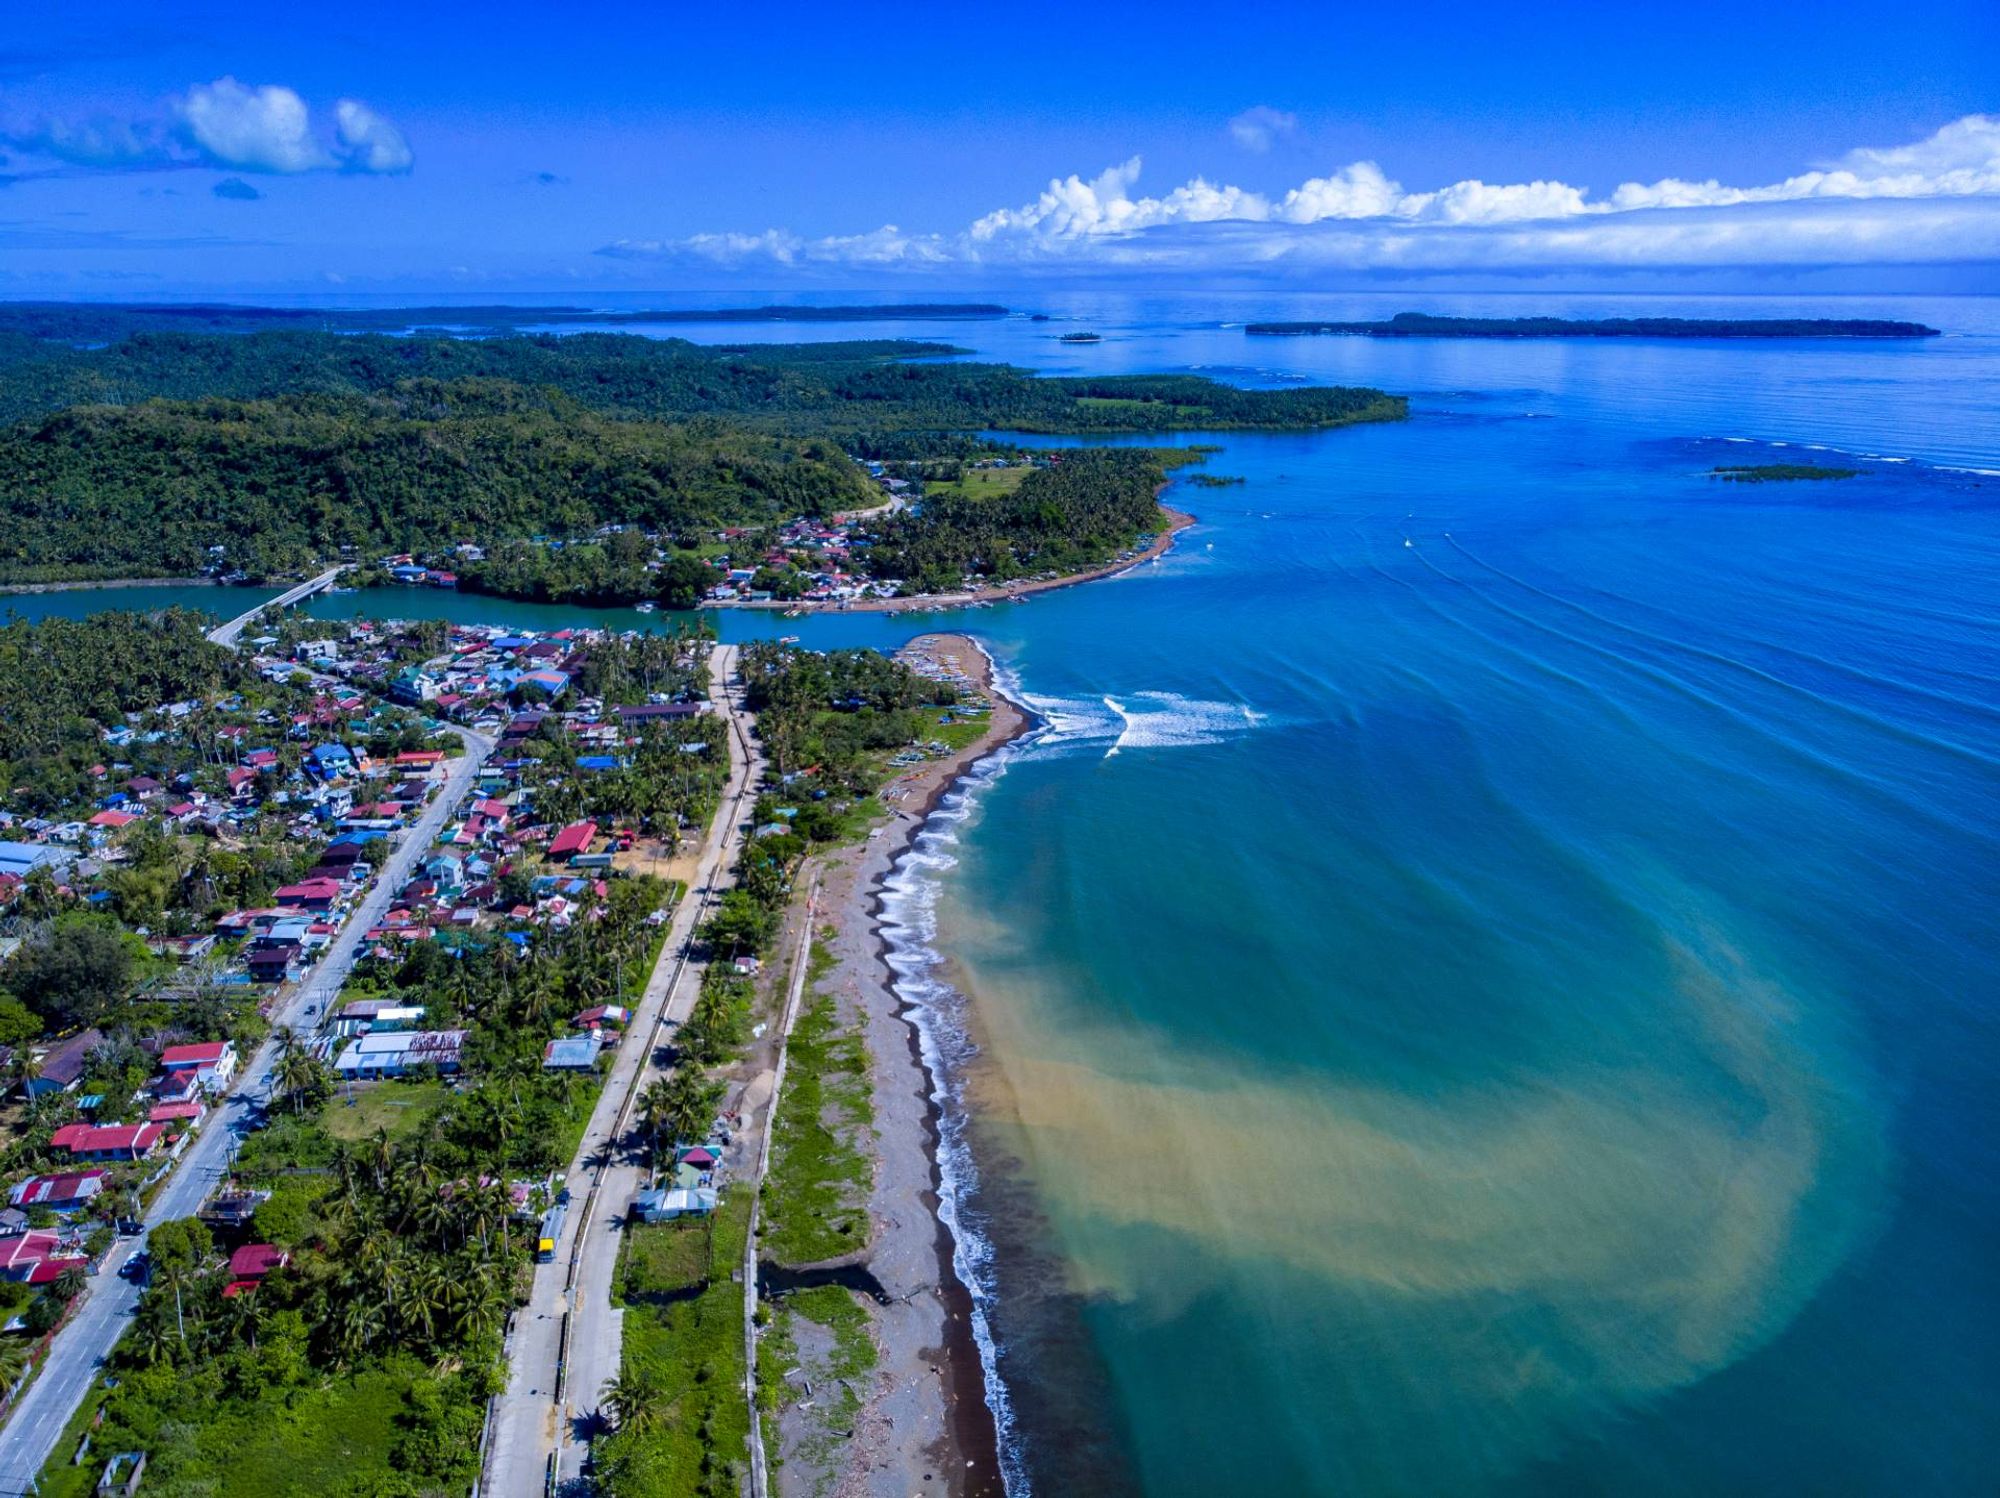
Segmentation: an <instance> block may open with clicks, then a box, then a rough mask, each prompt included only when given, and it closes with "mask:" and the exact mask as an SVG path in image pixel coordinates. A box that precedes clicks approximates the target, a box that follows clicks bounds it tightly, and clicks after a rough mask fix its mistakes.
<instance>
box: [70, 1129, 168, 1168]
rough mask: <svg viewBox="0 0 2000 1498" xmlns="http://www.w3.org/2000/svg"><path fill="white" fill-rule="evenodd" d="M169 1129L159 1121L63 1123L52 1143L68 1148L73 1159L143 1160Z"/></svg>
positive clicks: (155, 1147) (156, 1146)
mask: <svg viewBox="0 0 2000 1498" xmlns="http://www.w3.org/2000/svg"><path fill="white" fill-rule="evenodd" d="M166 1132H167V1131H166V1130H165V1129H164V1128H163V1127H161V1126H160V1125H159V1124H156V1123H144V1124H87V1123H72V1124H64V1125H63V1126H62V1127H61V1128H60V1129H57V1130H56V1131H55V1133H53V1134H51V1135H50V1136H49V1143H50V1144H51V1145H52V1146H54V1147H55V1148H56V1149H59V1150H68V1151H69V1156H70V1158H71V1159H72V1160H143V1159H145V1158H146V1157H147V1156H148V1155H150V1154H152V1153H153V1151H154V1150H155V1149H157V1148H158V1147H159V1144H160V1140H161V1139H162V1138H163V1137H164V1136H165V1134H166Z"/></svg>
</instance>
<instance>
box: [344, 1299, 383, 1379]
mask: <svg viewBox="0 0 2000 1498" xmlns="http://www.w3.org/2000/svg"><path fill="white" fill-rule="evenodd" d="M385 1329H386V1327H385V1322H384V1317H383V1315H382V1304H381V1302H380V1301H379V1300H377V1299H375V1298H374V1297H373V1296H369V1295H350V1296H348V1297H346V1298H345V1299H344V1300H342V1301H341V1303H340V1308H339V1309H338V1310H337V1311H335V1312H334V1315H333V1340H334V1345H335V1346H336V1347H337V1348H339V1349H340V1355H341V1357H342V1359H343V1360H345V1361H347V1362H350V1363H351V1362H353V1361H355V1360H356V1359H357V1358H360V1357H361V1356H363V1355H364V1354H365V1353H367V1352H368V1350H369V1349H370V1348H372V1347H374V1346H375V1345H376V1344H377V1343H378V1342H379V1341H380V1340H381V1338H382V1334H383V1332H384V1330H385Z"/></svg>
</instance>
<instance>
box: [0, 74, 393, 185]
mask: <svg viewBox="0 0 2000 1498" xmlns="http://www.w3.org/2000/svg"><path fill="white" fill-rule="evenodd" d="M333 112H334V128H333V133H332V135H331V136H330V137H328V136H325V135H323V134H322V133H321V132H320V131H319V130H318V129H316V128H315V125H314V121H313V116H312V110H311V109H310V107H309V106H308V105H307V104H306V101H305V100H304V99H303V98H301V97H300V96H299V94H298V93H297V92H296V91H295V90H293V89H289V88H286V87H285V86H284V85H282V84H276V83H266V84H259V85H251V84H246V83H241V82H239V81H237V80H236V79H235V78H230V77H223V78H218V79H216V80H215V81H214V82H213V83H198V84H196V85H194V87H192V88H190V89H189V90H188V91H187V92H186V93H184V94H181V95H179V96H178V97H176V98H173V99H170V100H169V101H167V104H166V107H165V109H164V110H163V111H161V112H158V113H156V114H152V115H145V116H136V117H130V118H119V117H113V116H97V117H93V118H90V119H83V120H73V119H70V120H65V119H45V120H40V121H37V122H34V123H32V124H28V125H21V126H15V127H0V144H4V145H5V146H7V147H9V148H11V149H13V150H17V151H20V152H22V153H23V154H26V155H33V156H40V157H49V158H52V159H54V160H56V161H58V162H62V163H65V164H67V165H68V166H71V167H76V168H82V169H87V170H94V171H159V170H171V169H174V168H180V167H222V168H225V169H228V170H231V171H240V172H268V173H277V174H285V175H289V174H295V173H299V172H316V171H351V172H366V173H376V174H391V173H400V172H407V171H408V170H409V169H410V167H411V164H412V163H413V161H414V159H415V158H414V156H413V155H412V153H411V151H410V146H409V142H408V141H407V140H405V139H404V137H403V134H402V132H401V131H399V130H398V129H397V128H396V127H395V126H394V125H392V124H390V123H389V121H388V120H386V119H384V118H383V117H382V116H381V115H379V114H377V113H376V112H375V111H374V110H372V109H370V108H369V107H368V106H367V105H365V104H362V103H360V102H359V101H358V100H354V99H342V100H340V101H339V102H338V103H336V104H335V105H334V111H333Z"/></svg>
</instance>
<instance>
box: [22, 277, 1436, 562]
mask: <svg viewBox="0 0 2000 1498" xmlns="http://www.w3.org/2000/svg"><path fill="white" fill-rule="evenodd" d="M41 315H42V320H41V321H36V320H35V319H33V318H30V319H28V320H27V321H26V322H25V323H22V322H21V321H20V320H16V322H15V323H14V324H13V326H14V327H15V328H16V329H17V330H15V331H9V330H8V325H7V324H5V323H4V322H0V423H4V425H0V517H4V519H5V521H6V525H5V528H4V532H0V582H14V583H21V582H46V581H61V580H74V579H90V578H102V577H113V576H131V575H140V574H145V575H167V574H189V573H194V572H199V571H203V570H211V571H213V570H230V571H240V572H243V573H245V574H247V575H249V576H252V577H259V578H261V577H266V576H275V575H285V574H291V573H297V572H300V571H303V570H305V569H307V568H309V567H310V566H312V565H313V564H315V563H318V562H320V561H322V560H325V559H330V558H337V557H341V556H348V557H350V558H354V559H365V558H367V557H369V556H371V555H379V554H381V553H383V552H385V551H402V550H436V549H439V548H441V547H444V546H447V545H450V544H453V543H456V542H460V541H476V542H478V543H480V544H482V545H486V546H488V547H496V546H503V545H504V543H506V542H508V541H518V540H524V539H528V538H534V537H556V538H571V537H584V536H588V535H589V534H590V533H591V532H593V531H595V530H596V529H597V528H598V527H599V526H602V525H604V524H606V523H609V522H617V523H632V524H637V525H640V526H643V527H645V528H647V529H648V530H651V531H655V532H659V533H663V534H665V535H667V536H669V537H672V538H675V539H681V540H685V539H687V538H688V537H689V536H690V535H691V534H692V533H693V532H696V531H698V530H700V529H702V528H713V527H715V526H718V525H758V524H765V523H769V522H771V521H775V520H780V519H784V518H789V517H792V516H797V515H811V516H820V515H824V514H826V513H829V512H830V511H833V510H836V509H841V508H860V507H864V506H865V505H867V504H869V503H872V502H873V501H874V499H875V491H874V490H873V489H872V488H871V487H870V486H869V484H868V482H867V480H866V477H865V475H864V474H863V473H862V472H861V471H860V470H859V468H858V467H857V466H856V465H855V464H854V463H853V462H851V461H850V458H882V459H885V460H901V461H910V460H922V459H926V458H934V457H947V456H950V457H963V456H966V455H968V454H970V453H974V452H978V451H981V450H990V445H988V444H984V443H983V442H982V439H980V438H979V436H978V434H979V433H981V432H988V431H993V430H1004V431H1015V432H1030V433H1048V434H1064V435H1092V434H1115V433H1151V432H1172V431H1184V430H1193V429H1200V430H1232V429H1240V430H1280V431H1300V430H1311V429H1317V428H1323V427H1333V426H1340V425H1345V424H1348V423H1352V422H1364V421H1390V420H1398V419H1401V418H1402V417H1403V416H1404V415H1406V414H1407V407H1406V403H1405V402H1404V401H1403V400H1402V399H1401V398H1400V397H1395V396H1389V395H1385V394H1383V393H1382V392H1381V391H1378V390H1368V389H1349V388H1338V387H1329V388H1315V389H1289V390H1238V389H1235V388H1234V387H1231V386H1228V385H1223V384H1219V383H1217V382H1215V381H1211V380H1207V379H1202V378H1199V377H1196V376H1191V375H1113V376H1104V377H1094V378H1084V379H1054V378H1042V377H1039V376H1037V375H1035V374H1033V373H1031V372H1029V371H1026V370H1021V369H1015V368H1011V367H1008V366H1004V365H994V364H967V363H947V362H939V361H937V360H935V359H932V358H921V357H915V356H932V355H938V354H945V353H952V352H955V351H954V350H952V349H951V348H950V347H949V346H948V345H943V344H929V343H911V342H894V341H886V340H870V341H861V342H849V343H823V344H808V345H792V346H757V347H749V346H708V347H704V346H700V345H696V344H693V343H688V342H685V341H683V340H679V339H651V338H643V337H638V336H634V335H630V334H616V333H576V334H571V335H568V336H556V335H553V334H544V335H538V336H530V337H520V336H512V337H491V338H483V339H469V338H447V337H387V336H379V335H370V334H341V333H331V332H325V331H317V330H307V329H302V328H293V327H286V328H280V329H274V330H268V331H261V332H254V333H227V334H215V333H187V332H175V331H146V332H136V333H132V334H131V335H130V336H126V337H122V338H120V339H119V340H118V341H115V342H109V343H102V344H84V343H80V342H78V341H74V340H64V339H59V338H50V337H39V336H36V335H35V333H34V332H31V331H19V330H18V329H19V328H20V327H22V326H25V327H27V328H30V329H37V330H41V331H48V330H49V329H50V328H53V327H59V326H63V325H64V324H63V323H62V322H61V320H60V319H57V320H56V321H54V322H50V321H49V318H50V317H51V316H53V314H49V313H48V312H47V309H42V314H41ZM133 315H134V316H135V317H136V315H137V314H136V313H134V314H133ZM88 321H89V320H88V319H85V322H86V323H88ZM114 325H115V323H114ZM1102 471H1103V472H1105V473H1109V472H1110V471H1111V470H1110V469H1109V468H1105V469H1103V470H1102ZM1041 487H1042V490H1043V492H1042V493H1041V494H1040V495H1039V496H1037V497H1036V498H1035V499H1034V500H1033V502H1032V504H1033V508H1021V509H1017V510H1016V511H1015V512H1012V513H1007V514H997V515H994V514H986V513H984V512H983V511H975V510H973V509H971V508H969V507H967V506H963V505H960V506H950V507H942V508H941V509H940V510H939V511H937V512H934V514H933V517H932V518H931V519H930V520H929V521H928V522H927V525H926V526H925V527H924V534H922V535H918V534H914V533H913V534H908V535H899V536H897V537H894V538H892V544H893V545H894V546H895V547H897V548H898V549H899V551H900V552H901V553H902V554H904V555H905V556H908V557H910V558H913V559H914V560H913V561H912V563H911V565H913V566H914V567H917V568H919V569H930V570H934V566H933V564H934V563H935V565H936V566H948V565H950V563H951V559H952V558H953V557H955V556H956V557H963V558H966V559H969V560H974V561H977V562H978V563H979V564H980V565H979V566H977V567H975V568H974V569H973V570H980V571H991V570H996V569H998V570H1005V568H1006V567H1008V566H1011V565H1014V564H1015V561H1019V560H1020V559H1021V558H1022V557H1023V556H1024V555H1025V557H1026V558H1027V560H1029V561H1032V562H1034V563H1035V564H1036V565H1040V564H1041V559H1043V558H1050V557H1057V558H1059V557H1076V556H1082V555H1084V554H1085V553H1087V552H1091V551H1093V550H1095V549H1096V548H1097V543H1098V542H1100V541H1102V540H1103V539H1104V538H1105V537H1106V536H1108V535H1112V534H1123V533H1125V532H1129V531H1131V530H1132V529H1133V528H1134V525H1127V524H1125V523H1124V521H1123V520H1119V521H1117V522H1116V523H1113V524H1110V525H1109V528H1108V529H1107V528H1105V525H1104V524H1103V522H1105V521H1106V519H1107V517H1108V516H1111V515H1112V514H1113V513H1114V512H1117V511H1119V509H1120V507H1121V505H1122V503H1123V502H1122V501H1121V500H1115V499H1114V500H1106V501H1104V502H1102V503H1092V504H1080V503H1079V502H1077V501H1076V500H1075V499H1074V498H1073V497H1066V496H1065V495H1064V494H1063V493H1062V492H1061V486H1060V485H1058V484H1056V483H1054V482H1053V481H1051V482H1050V483H1048V484H1044V485H1043V486H1041ZM946 514H949V516H951V517H953V518H952V520H951V521H949V522H948V521H947V520H946V519H944V518H942V517H943V516H944V515H946ZM1060 515H1071V516H1074V517H1077V518H1078V519H1080V520H1081V521H1082V522H1083V523H1084V525H1085V527H1086V529H1085V530H1083V531H1080V532H1073V533H1062V534H1058V533H1056V532H1054V531H1051V530H1050V529H1049V523H1051V522H1052V521H1053V520H1054V519H1055V518H1056V517H1058V516H1060ZM1038 516H1039V519H1038ZM1126 518H1127V519H1131V520H1133V521H1134V524H1136V525H1137V526H1138V527H1139V528H1144V525H1145V521H1144V519H1143V518H1141V517H1136V516H1128V517H1126ZM951 523H956V524H962V525H964V526H966V527H968V528H969V533H968V534H966V535H963V536H957V537H949V536H947V535H946V534H945V530H946V527H947V525H948V524H951ZM996 538H997V539H999V540H1002V541H1005V542H1006V543H1007V544H1005V545H1004V546H1002V547H1001V548H1000V549H999V550H998V551H995V550H994V549H993V545H992V543H993V542H994V541H995V539H996ZM1023 543H1025V549H1024V545H1023ZM1009 558H1013V559H1014V561H1010V560H1008V559H1009ZM628 560H629V559H621V558H619V557H618V556H616V555H615V554H612V553H611V552H609V551H605V552H601V553H598V554H595V555H593V554H590V553H585V554H582V555H579V556H578V557H576V558H575V559H574V562H573V563H572V564H570V565H567V566H565V567H563V568H560V569H557V568H551V567H549V566H548V565H547V564H546V563H545V562H535V561H531V560H529V559H527V558H526V557H525V556H524V555H523V554H520V553H506V552H505V551H504V550H503V551H502V553H501V555H499V556H498V557H496V558H495V559H494V560H493V561H492V562H490V563H488V564H486V565H485V566H483V567H482V568H480V569H479V570H478V572H477V573H476V575H475V576H474V577H473V578H472V579H471V580H470V585H471V586H474V587H479V588H484V589H485V590H487V591H494V592H508V593H511V594H519V595H521V596H534V597H549V598H561V599H574V600H577V601H590V600H593V599H598V598H609V597H617V596H625V597H629V596H632V595H633V593H634V591H635V590H633V589H632V588H630V587H628V586H626V584H628V583H629V582H630V581H631V578H630V576H629V567H626V566H625V565H623V563H624V562H625V561H628ZM526 571H540V572H547V573H549V574H550V575H549V576H546V577H536V576H526V575H521V574H523V573H524V572H526ZM681 571H682V573H684V574H685V575H684V576H676V577H675V578H670V579H668V580H667V585H666V586H665V587H664V588H658V587H657V585H656V588H657V591H658V592H659V593H660V595H661V596H665V597H667V598H668V599H669V601H678V600H679V599H680V597H681V596H682V595H684V594H689V593H691V591H692V590H693V585H694V582H695V578H694V576H693V573H692V570H691V568H689V567H683V568H682V569H681ZM510 572H511V573H513V574H515V575H513V576H510V575H509V574H510ZM557 574H564V575H557Z"/></svg>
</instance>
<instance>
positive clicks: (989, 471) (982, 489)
mask: <svg viewBox="0 0 2000 1498" xmlns="http://www.w3.org/2000/svg"><path fill="white" fill-rule="evenodd" d="M1034 471H1035V469H1034V465H1033V464H1030V463H1011V464H1009V465H1008V466H1007V467H1005V468H967V469H966V470H965V473H964V476H963V477H961V478H958V479H954V480H952V481H951V482H950V483H938V482H935V481H926V482H925V484H924V493H926V494H962V495H964V496H965V497H966V498H967V499H993V498H995V497H996V496H998V495H1002V494H1012V493H1013V492H1014V491H1015V490H1016V489H1018V488H1020V487H1021V481H1022V480H1023V479H1025V478H1026V477H1027V476H1028V475H1029V474H1031V473H1033V472H1034Z"/></svg>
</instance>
